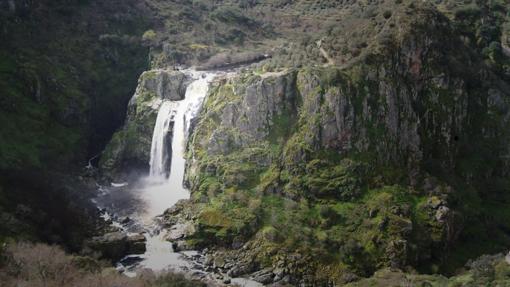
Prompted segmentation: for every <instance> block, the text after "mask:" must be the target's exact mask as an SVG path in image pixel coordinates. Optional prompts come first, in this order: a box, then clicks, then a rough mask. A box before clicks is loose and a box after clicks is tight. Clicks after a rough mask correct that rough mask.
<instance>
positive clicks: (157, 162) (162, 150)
mask: <svg viewBox="0 0 510 287" xmlns="http://www.w3.org/2000/svg"><path fill="white" fill-rule="evenodd" d="M171 113H172V103H171V102H169V101H165V102H163V103H162V104H161V107H160V108H159V112H158V117H157V118H156V125H155V126H154V133H153V134H152V143H151V160H150V176H151V177H153V178H157V179H160V178H166V175H167V171H166V166H167V164H166V163H167V161H168V149H167V147H166V146H167V145H166V144H167V135H168V128H169V126H170V122H171V120H172V119H171Z"/></svg>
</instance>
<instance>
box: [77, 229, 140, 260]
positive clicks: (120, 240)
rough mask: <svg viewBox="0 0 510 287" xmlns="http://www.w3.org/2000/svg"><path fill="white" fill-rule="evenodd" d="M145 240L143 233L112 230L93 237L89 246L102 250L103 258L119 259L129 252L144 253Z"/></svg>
mask: <svg viewBox="0 0 510 287" xmlns="http://www.w3.org/2000/svg"><path fill="white" fill-rule="evenodd" d="M145 241H146V239H145V237H144V236H143V235H142V234H136V235H126V234H124V233H122V232H111V233H107V234H105V235H102V236H96V237H93V238H92V239H91V240H90V241H89V242H88V243H87V246H88V247H89V248H90V249H92V250H95V251H99V252H101V255H102V257H103V258H107V259H110V260H112V261H118V260H120V259H121V258H122V257H124V256H126V255H129V254H143V253H144V252H145V250H146V246H145Z"/></svg>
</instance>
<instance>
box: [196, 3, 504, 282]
mask: <svg viewBox="0 0 510 287" xmlns="http://www.w3.org/2000/svg"><path fill="white" fill-rule="evenodd" d="M417 11H418V14H419V15H420V17H421V19H414V20H413V21H411V22H410V23H407V22H406V23H405V24H406V25H407V26H406V27H405V28H404V27H402V29H401V30H400V31H398V32H397V33H394V34H391V35H390V36H389V39H390V40H388V37H381V38H378V39H377V41H376V42H375V43H373V44H372V46H371V47H370V49H369V51H370V53H367V54H366V55H364V56H363V57H362V60H360V61H359V62H357V63H354V64H352V65H349V66H345V67H344V68H336V67H329V68H301V69H290V70H284V71H281V72H279V73H262V74H260V73H256V72H252V71H248V72H245V73H242V74H240V75H239V76H237V77H235V78H232V79H223V80H220V81H218V82H217V83H216V84H215V86H214V87H213V88H212V90H211V92H210V95H209V97H208V99H207V101H206V103H205V106H204V109H203V111H202V114H201V117H200V120H199V121H198V123H197V125H196V128H195V130H194V133H193V136H192V142H191V147H192V148H191V150H190V153H189V158H190V164H189V174H188V180H189V182H190V185H191V189H192V197H193V200H194V203H192V205H195V206H200V207H201V208H200V209H199V210H200V211H199V212H197V216H196V217H195V218H196V219H195V220H194V224H195V226H196V232H195V234H193V235H191V236H189V237H188V239H189V240H188V243H190V244H194V245H198V246H204V245H210V244H211V243H214V244H215V245H216V246H223V247H226V248H227V249H234V250H236V249H238V248H240V247H242V249H240V250H239V252H236V251H229V252H226V253H222V252H219V253H215V254H212V255H211V256H213V257H215V258H219V257H221V258H223V259H222V260H224V261H225V260H226V261H227V262H228V261H229V260H231V258H241V262H244V263H242V264H241V265H240V266H241V267H239V266H238V267H236V268H237V269H239V268H241V271H239V270H237V269H236V271H235V272H234V271H232V270H230V271H231V272H234V273H236V274H237V275H238V273H239V274H241V273H249V272H252V271H254V270H257V269H260V268H262V267H267V268H269V269H268V270H266V271H267V272H266V271H265V273H264V274H266V273H268V274H269V275H267V276H266V277H269V278H270V279H271V280H273V278H278V280H282V279H283V278H287V279H286V280H293V279H289V278H298V279H295V280H298V281H299V280H304V281H301V282H305V281H306V280H312V281H309V282H323V283H324V282H327V281H330V282H333V283H336V284H339V283H342V282H347V281H350V280H352V279H353V278H355V277H356V275H369V274H371V272H373V271H375V270H376V269H378V268H381V267H384V266H388V267H398V268H418V269H420V270H423V271H437V270H443V271H447V269H448V268H455V266H458V265H456V264H459V263H460V262H461V261H463V260H466V259H467V257H468V256H469V255H467V254H466V253H465V251H464V250H466V249H465V248H469V247H468V246H470V245H464V243H463V242H465V241H464V239H465V238H468V237H469V238H471V237H472V236H480V234H486V233H487V232H489V233H490V235H488V236H490V237H491V240H492V242H499V243H496V245H498V244H500V243H501V244H502V245H498V246H499V248H501V247H503V246H504V245H505V244H507V243H508V242H507V243H504V242H506V240H505V239H504V238H506V235H505V234H506V231H505V230H506V227H505V226H507V223H505V219H504V216H503V215H502V216H499V215H498V216H495V217H494V218H493V220H494V221H493V222H494V224H493V223H487V222H485V221H484V220H483V219H481V218H484V217H485V216H488V213H487V211H488V210H490V209H492V208H497V207H496V206H497V203H496V202H495V201H494V200H503V201H506V200H507V199H508V197H507V195H505V194H506V193H505V191H506V184H507V183H508V180H507V179H506V176H507V174H508V172H509V170H508V157H507V155H508V142H509V141H508V140H509V137H508V136H509V135H508V127H509V122H508V121H509V119H510V113H509V110H508V103H509V100H510V95H509V94H508V89H507V87H508V83H506V82H505V81H504V80H502V79H500V78H498V76H496V75H495V74H493V72H492V70H491V69H490V68H489V67H487V66H486V65H485V64H484V63H483V62H482V61H481V60H480V58H478V56H477V55H476V54H474V53H472V52H471V51H472V49H471V47H470V46H469V44H466V43H465V42H463V41H461V40H460V39H459V37H458V36H457V35H456V34H455V31H454V30H453V29H452V28H451V24H450V23H449V20H448V19H447V18H445V17H444V16H442V15H441V14H440V13H438V12H436V11H435V10H433V9H423V10H419V9H418V10H417ZM402 24H403V23H402ZM502 212H503V211H502ZM503 213H505V212H503ZM492 214H493V213H492ZM496 222H497V223H496ZM495 225H496V226H495ZM498 226H499V227H498ZM211 238H212V239H213V240H211ZM494 238H498V239H494ZM482 241H483V239H481V240H480V241H477V242H479V243H477V244H480V245H479V249H478V252H488V251H490V250H492V249H494V248H495V249H497V248H498V247H496V245H491V246H489V245H487V244H484V243H483V242H482ZM470 244H471V243H470ZM453 246H456V248H453ZM482 250H485V251H482ZM247 254H248V255H247ZM309 254H313V255H314V256H313V257H312V258H311V257H309ZM473 255H474V254H473ZM225 258H226V259H225ZM229 258H230V259H229ZM243 258H244V259H243ZM285 262H294V263H293V265H289V264H286V263H285ZM462 264H463V263H462ZM243 266H244V267H243ZM305 266H306V268H305ZM220 268H223V267H220ZM224 268H226V270H229V269H230V268H231V266H228V267H224ZM243 268H244V269H243ZM288 275H291V276H294V277H285V276H288ZM299 278H300V279H299ZM306 278H308V279H306ZM310 278H314V279H310ZM275 280H276V279H275ZM278 280H277V281H278ZM313 280H318V281H313ZM321 280H325V281H321ZM294 283H297V281H295V282H294Z"/></svg>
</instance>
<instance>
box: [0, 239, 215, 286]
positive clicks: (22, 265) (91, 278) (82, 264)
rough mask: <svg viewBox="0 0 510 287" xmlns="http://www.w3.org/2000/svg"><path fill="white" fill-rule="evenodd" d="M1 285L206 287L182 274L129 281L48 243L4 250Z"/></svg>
mask: <svg viewBox="0 0 510 287" xmlns="http://www.w3.org/2000/svg"><path fill="white" fill-rule="evenodd" d="M2 258H3V260H1V261H0V263H2V265H1V266H0V286H2V287H4V286H5V287H14V286H16V287H17V286H30V287H43V286H44V287H66V286H72V287H112V286H122V287H149V286H154V287H173V286H183V287H187V286H205V284H203V283H200V282H197V281H190V280H187V279H186V278H185V277H184V275H182V274H173V273H165V274H161V275H159V276H155V275H154V274H152V272H149V273H148V274H142V275H140V276H138V277H135V278H129V277H126V276H123V275H121V274H119V273H118V272H117V271H116V270H115V269H113V268H110V269H104V268H100V267H101V266H102V267H104V266H107V265H106V264H105V263H101V262H98V261H96V260H94V259H91V258H84V257H76V256H72V255H69V254H66V253H65V252H64V251H63V250H62V249H61V248H59V247H56V246H49V245H45V244H30V243H18V244H14V245H9V246H8V247H7V248H6V249H5V250H2Z"/></svg>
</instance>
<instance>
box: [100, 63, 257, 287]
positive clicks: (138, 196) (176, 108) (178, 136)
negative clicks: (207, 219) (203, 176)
mask: <svg viewBox="0 0 510 287" xmlns="http://www.w3.org/2000/svg"><path fill="white" fill-rule="evenodd" d="M184 72H185V73H186V74H187V75H188V76H190V77H191V78H192V82H191V83H190V84H189V85H188V87H187V89H186V93H185V98H184V99H183V100H181V101H167V100H165V101H163V102H162V103H161V105H160V108H159V111H158V115H157V119H156V123H155V127H154V133H153V137H152V143H151V159H150V173H149V176H147V177H143V178H140V179H138V180H136V181H134V182H133V183H130V184H129V185H128V184H127V183H118V184H117V183H111V186H109V187H100V188H99V196H98V197H97V198H96V199H95V202H96V204H97V205H98V208H100V209H101V210H102V212H103V218H104V219H105V220H107V221H109V222H111V224H112V226H114V227H116V228H118V229H120V230H122V231H123V232H125V233H127V234H140V233H142V234H143V235H144V236H145V238H146V251H145V253H144V254H133V255H128V256H126V257H124V258H123V259H122V260H120V261H119V262H118V263H117V269H118V270H119V271H120V272H123V273H124V274H125V275H127V276H136V274H137V272H139V271H141V270H143V269H150V270H152V271H154V272H160V271H164V270H172V271H176V272H184V273H187V274H189V275H192V276H193V277H195V278H202V279H205V280H207V281H209V282H211V281H214V280H215V276H214V274H212V273H208V272H206V271H204V268H203V266H201V263H200V260H197V259H199V258H200V256H201V255H200V252H197V251H184V252H174V250H173V247H172V243H171V242H169V241H167V240H165V236H166V232H167V231H166V230H165V229H163V228H162V227H161V225H160V223H159V222H158V215H161V214H162V213H163V212H164V211H165V210H166V209H168V208H170V207H172V206H173V205H175V203H177V201H179V200H181V199H188V198H189V196H190V194H189V191H188V190H187V189H186V188H184V185H183V180H184V173H185V166H186V160H185V149H186V148H185V147H186V142H187V137H188V132H189V127H190V124H191V120H192V119H193V118H194V117H195V116H196V115H197V114H198V112H199V110H200V108H201V105H202V103H203V101H204V99H205V97H206V95H207V91H208V89H209V84H210V82H211V81H212V80H213V79H214V78H215V77H217V76H218V75H220V74H224V73H225V72H221V73H220V72H196V71H190V70H187V71H184ZM169 133H171V134H170V135H171V136H169ZM169 139H171V143H170V142H169ZM170 144H171V145H170ZM170 146H171V148H169V147H170ZM169 162H170V169H168V166H169ZM216 281H217V280H216ZM216 283H219V284H220V285H221V282H216ZM232 283H234V284H236V285H239V286H262V285H261V284H259V283H257V282H254V281H251V280H247V279H244V278H233V279H232Z"/></svg>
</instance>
